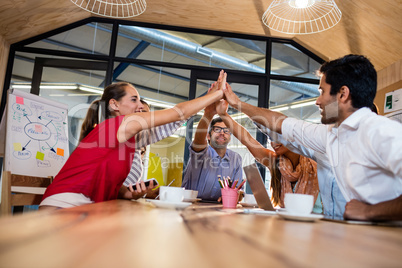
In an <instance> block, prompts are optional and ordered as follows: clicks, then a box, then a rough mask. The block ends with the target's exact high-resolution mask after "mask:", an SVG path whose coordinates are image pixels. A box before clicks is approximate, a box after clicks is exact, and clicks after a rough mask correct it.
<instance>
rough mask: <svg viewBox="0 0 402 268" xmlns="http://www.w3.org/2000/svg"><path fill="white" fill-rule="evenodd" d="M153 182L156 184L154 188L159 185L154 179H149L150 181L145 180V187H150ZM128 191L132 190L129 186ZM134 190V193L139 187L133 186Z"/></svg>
mask: <svg viewBox="0 0 402 268" xmlns="http://www.w3.org/2000/svg"><path fill="white" fill-rule="evenodd" d="M151 181H153V182H154V187H155V186H157V185H158V181H157V180H155V179H154V178H152V179H149V180H145V181H144V183H145V186H146V187H148V186H149V184H150V183H151ZM127 189H128V190H130V188H129V187H128V186H127ZM133 189H134V191H135V190H137V186H136V185H135V184H134V185H133Z"/></svg>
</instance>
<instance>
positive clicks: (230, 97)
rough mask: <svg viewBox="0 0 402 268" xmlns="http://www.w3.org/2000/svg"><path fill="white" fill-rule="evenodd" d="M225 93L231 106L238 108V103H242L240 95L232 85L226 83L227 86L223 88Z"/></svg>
mask: <svg viewBox="0 0 402 268" xmlns="http://www.w3.org/2000/svg"><path fill="white" fill-rule="evenodd" d="M223 92H224V93H225V99H226V101H227V102H229V104H230V106H232V107H234V108H236V109H237V107H238V105H239V104H240V103H241V101H240V99H239V97H238V96H237V95H236V94H235V93H234V92H233V90H232V87H231V86H230V85H229V84H228V83H226V88H225V89H223Z"/></svg>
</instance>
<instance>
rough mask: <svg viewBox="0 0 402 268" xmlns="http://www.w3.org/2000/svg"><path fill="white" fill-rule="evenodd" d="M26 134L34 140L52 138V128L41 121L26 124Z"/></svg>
mask: <svg viewBox="0 0 402 268" xmlns="http://www.w3.org/2000/svg"><path fill="white" fill-rule="evenodd" d="M24 131H25V134H27V136H28V137H30V138H31V139H33V140H38V141H45V140H48V139H50V135H51V133H50V129H49V128H48V127H47V126H46V125H44V124H42V123H39V122H34V123H29V124H26V125H25V127H24Z"/></svg>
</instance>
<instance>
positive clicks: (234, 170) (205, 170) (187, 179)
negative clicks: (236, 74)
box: [182, 84, 243, 201]
mask: <svg viewBox="0 0 402 268" xmlns="http://www.w3.org/2000/svg"><path fill="white" fill-rule="evenodd" d="M214 85H215V84H214ZM214 85H212V87H214ZM215 114H216V110H215V104H213V105H210V106H208V107H206V108H205V112H204V115H203V116H202V118H201V120H200V122H199V124H198V126H197V130H196V133H195V136H194V140H193V142H192V144H191V145H190V148H189V149H190V159H189V161H188V164H187V167H186V169H185V171H184V173H183V183H182V186H183V187H185V188H186V189H191V190H196V191H198V198H201V199H203V200H210V201H217V200H218V199H219V198H220V197H221V187H220V185H219V182H218V175H220V176H222V177H223V176H225V177H227V176H229V177H230V179H232V180H239V183H240V182H241V180H242V179H243V173H242V172H243V171H242V158H241V156H240V155H239V154H238V153H236V152H234V151H232V150H230V149H227V146H228V143H229V142H230V139H231V133H230V131H229V129H228V128H227V127H226V125H225V123H223V121H222V119H221V118H219V117H217V118H214V119H213V117H214V115H215ZM208 126H209V129H208ZM207 130H208V133H207Z"/></svg>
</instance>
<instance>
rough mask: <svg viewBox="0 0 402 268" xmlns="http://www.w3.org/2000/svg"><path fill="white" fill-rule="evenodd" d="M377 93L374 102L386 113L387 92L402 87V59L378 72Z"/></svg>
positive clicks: (382, 113)
mask: <svg viewBox="0 0 402 268" xmlns="http://www.w3.org/2000/svg"><path fill="white" fill-rule="evenodd" d="M377 81H378V85H377V95H376V97H375V99H374V103H375V104H377V106H378V109H379V112H380V114H381V115H384V102H385V94H386V93H388V92H391V91H394V90H397V89H399V88H402V59H401V60H399V61H397V62H395V63H393V64H391V65H390V66H388V67H386V68H384V69H382V70H380V71H378V72H377Z"/></svg>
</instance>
